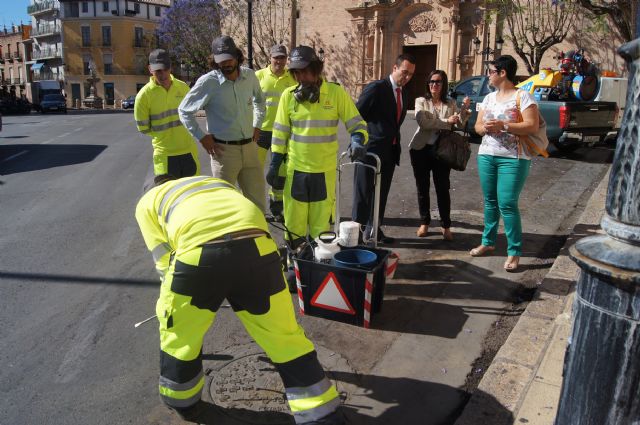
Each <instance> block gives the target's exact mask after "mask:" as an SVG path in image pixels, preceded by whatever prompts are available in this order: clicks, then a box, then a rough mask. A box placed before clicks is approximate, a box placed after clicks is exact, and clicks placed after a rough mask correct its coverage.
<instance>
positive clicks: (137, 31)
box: [134, 27, 143, 47]
mask: <svg viewBox="0 0 640 425" xmlns="http://www.w3.org/2000/svg"><path fill="white" fill-rule="evenodd" d="M134 36H135V39H134V43H135V44H134V46H135V47H142V39H143V32H142V28H140V27H135V28H134Z"/></svg>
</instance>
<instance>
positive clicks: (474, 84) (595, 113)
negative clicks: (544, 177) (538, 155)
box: [450, 76, 618, 152]
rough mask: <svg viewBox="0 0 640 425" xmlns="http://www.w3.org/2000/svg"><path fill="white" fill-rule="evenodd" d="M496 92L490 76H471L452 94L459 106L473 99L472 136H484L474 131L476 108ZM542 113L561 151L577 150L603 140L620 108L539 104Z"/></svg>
mask: <svg viewBox="0 0 640 425" xmlns="http://www.w3.org/2000/svg"><path fill="white" fill-rule="evenodd" d="M492 91H493V87H491V86H490V85H489V78H488V77H487V76H477V77H469V78H467V79H465V80H462V81H460V82H459V83H458V84H456V85H455V86H454V87H453V88H452V89H451V91H450V96H451V97H453V98H455V99H456V101H457V102H458V104H459V105H460V104H461V103H462V99H464V97H465V96H469V98H470V99H471V111H472V113H471V117H470V118H469V121H468V123H467V129H468V130H469V134H470V135H471V136H472V137H480V136H478V135H477V134H476V133H475V132H474V131H473V128H474V125H475V123H476V118H477V117H478V112H477V111H476V105H477V104H479V103H481V102H482V100H483V99H484V97H485V96H486V95H487V94H489V93H491V92H492ZM537 103H538V109H539V110H540V114H542V116H543V117H544V119H545V121H546V122H547V137H548V138H549V142H551V143H553V144H554V145H555V146H556V147H557V148H558V150H560V151H563V152H570V151H573V150H575V149H577V148H579V147H580V146H584V145H585V144H588V145H593V144H595V143H597V142H599V141H602V140H604V139H605V137H606V136H607V133H609V132H610V131H612V129H613V128H614V126H615V123H616V115H617V113H618V107H617V105H616V103H615V102H595V101H551V100H547V101H538V102H537Z"/></svg>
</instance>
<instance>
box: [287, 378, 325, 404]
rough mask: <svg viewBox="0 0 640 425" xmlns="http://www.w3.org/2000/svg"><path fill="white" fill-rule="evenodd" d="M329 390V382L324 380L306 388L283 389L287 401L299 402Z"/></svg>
mask: <svg viewBox="0 0 640 425" xmlns="http://www.w3.org/2000/svg"><path fill="white" fill-rule="evenodd" d="M329 388H331V382H330V381H329V380H328V379H327V378H324V379H323V380H322V381H320V382H318V383H317V384H313V385H309V386H308V387H292V388H285V392H286V393H287V399H288V400H299V399H302V398H310V397H316V396H319V395H322V394H324V393H326V392H327V390H328V389H329Z"/></svg>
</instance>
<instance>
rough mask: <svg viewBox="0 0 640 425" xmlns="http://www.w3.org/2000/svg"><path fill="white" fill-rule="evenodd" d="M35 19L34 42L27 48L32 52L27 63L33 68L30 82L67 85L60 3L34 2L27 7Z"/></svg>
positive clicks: (46, 0) (54, 1)
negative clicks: (64, 82) (51, 81)
mask: <svg viewBox="0 0 640 425" xmlns="http://www.w3.org/2000/svg"><path fill="white" fill-rule="evenodd" d="M27 13H29V15H31V28H32V29H31V39H30V40H28V41H27V42H26V43H25V44H26V45H27V46H28V48H29V49H30V50H31V57H30V58H29V60H28V61H27V62H26V63H27V65H28V66H29V71H28V74H29V76H28V82H29V83H30V82H33V81H40V80H57V81H59V82H60V84H62V82H63V81H64V65H63V63H64V61H63V58H62V51H63V49H62V32H61V27H60V2H58V0H31V4H30V5H29V6H28V7H27Z"/></svg>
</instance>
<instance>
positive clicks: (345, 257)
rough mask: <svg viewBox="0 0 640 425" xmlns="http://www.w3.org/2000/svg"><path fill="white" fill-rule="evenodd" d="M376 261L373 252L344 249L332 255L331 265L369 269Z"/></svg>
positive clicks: (376, 257)
mask: <svg viewBox="0 0 640 425" xmlns="http://www.w3.org/2000/svg"><path fill="white" fill-rule="evenodd" d="M377 259H378V256H377V255H376V253H375V252H372V251H368V250H366V249H346V250H343V251H340V252H336V253H335V254H334V256H333V263H334V264H335V265H336V266H338V267H348V268H370V267H372V266H374V265H375V264H376V260H377Z"/></svg>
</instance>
